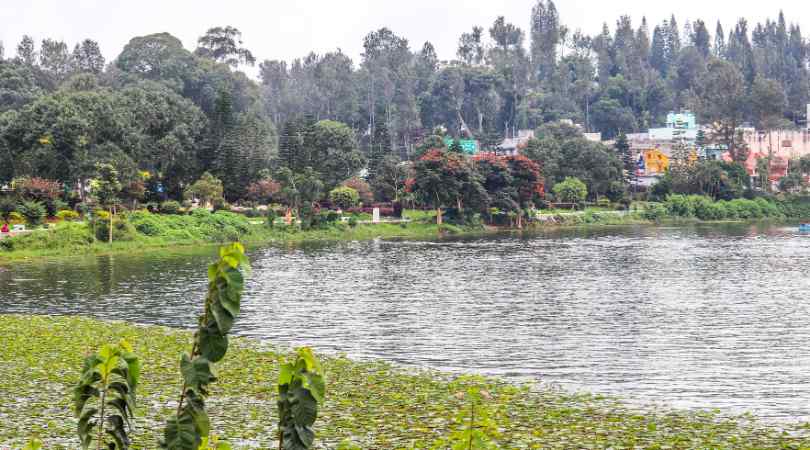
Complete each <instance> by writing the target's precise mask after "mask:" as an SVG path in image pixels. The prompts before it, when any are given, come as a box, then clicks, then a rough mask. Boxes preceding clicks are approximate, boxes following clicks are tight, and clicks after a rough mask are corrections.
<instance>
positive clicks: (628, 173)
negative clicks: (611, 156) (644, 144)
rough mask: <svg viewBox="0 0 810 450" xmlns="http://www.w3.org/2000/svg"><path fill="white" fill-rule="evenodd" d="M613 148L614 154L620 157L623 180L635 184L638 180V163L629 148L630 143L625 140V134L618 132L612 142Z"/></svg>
mask: <svg viewBox="0 0 810 450" xmlns="http://www.w3.org/2000/svg"><path fill="white" fill-rule="evenodd" d="M613 148H614V149H616V154H617V155H618V157H619V158H620V159H621V161H622V165H623V166H624V181H625V182H626V183H628V184H632V185H635V184H636V183H637V182H638V165H637V162H636V158H635V157H634V155H633V152H632V150H631V149H630V143H629V142H628V141H627V135H626V134H624V133H619V137H618V138H616V143H615V144H613Z"/></svg>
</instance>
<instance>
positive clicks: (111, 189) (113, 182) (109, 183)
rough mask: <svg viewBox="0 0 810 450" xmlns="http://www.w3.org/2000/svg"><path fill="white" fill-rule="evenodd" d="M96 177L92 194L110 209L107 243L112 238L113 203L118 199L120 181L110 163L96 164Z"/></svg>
mask: <svg viewBox="0 0 810 450" xmlns="http://www.w3.org/2000/svg"><path fill="white" fill-rule="evenodd" d="M96 171H97V172H98V178H96V179H95V180H94V181H95V183H94V184H93V195H94V196H95V197H96V200H97V201H98V203H99V204H100V205H101V206H104V207H107V208H108V209H109V211H110V220H109V223H108V224H107V228H108V230H109V243H110V244H112V239H113V220H114V218H115V205H116V204H117V203H118V202H119V201H120V200H119V198H118V196H119V195H120V194H121V188H122V186H121V182H120V181H119V179H118V171H117V170H115V167H113V165H112V164H104V163H99V164H96Z"/></svg>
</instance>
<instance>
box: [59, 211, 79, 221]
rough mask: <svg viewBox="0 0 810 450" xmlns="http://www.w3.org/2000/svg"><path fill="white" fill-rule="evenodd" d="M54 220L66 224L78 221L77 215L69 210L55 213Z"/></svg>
mask: <svg viewBox="0 0 810 450" xmlns="http://www.w3.org/2000/svg"><path fill="white" fill-rule="evenodd" d="M56 218H57V219H59V220H62V221H66V222H72V221H74V220H79V213H77V212H76V211H72V210H70V209H63V210H61V211H59V212H57V213H56Z"/></svg>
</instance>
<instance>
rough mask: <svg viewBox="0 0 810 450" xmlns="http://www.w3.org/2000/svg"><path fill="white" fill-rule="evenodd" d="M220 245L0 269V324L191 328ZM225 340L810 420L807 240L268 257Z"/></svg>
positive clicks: (499, 243)
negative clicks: (125, 323) (10, 319)
mask: <svg viewBox="0 0 810 450" xmlns="http://www.w3.org/2000/svg"><path fill="white" fill-rule="evenodd" d="M212 256H213V250H212V249H204V250H198V251H193V252H189V251H184V252H179V253H176V254H168V255H167V254H162V255H155V254H148V255H132V256H126V255H119V256H114V257H110V256H104V257H91V258H76V259H74V260H70V261H67V260H62V261H59V262H36V263H22V264H17V265H14V266H10V267H8V266H7V267H5V268H0V313H35V314H81V315H91V316H98V317H114V318H118V319H126V320H130V321H133V322H141V323H149V324H162V325H168V326H174V327H187V326H189V325H193V324H194V317H195V315H196V314H197V312H198V310H199V309H200V305H201V298H202V296H203V293H204V291H205V287H206V286H205V278H204V277H205V266H206V264H207V263H208V262H209V261H210V260H211V258H212ZM250 256H251V259H252V261H253V274H252V276H251V279H250V282H249V284H248V292H247V294H246V297H245V299H244V300H243V314H242V315H241V316H240V317H239V319H238V321H237V326H236V329H235V332H236V333H238V334H241V335H244V336H251V337H254V338H259V339H262V340H267V341H270V342H273V343H276V344H280V345H296V346H297V345H311V346H313V347H315V348H316V349H317V350H318V351H329V352H343V353H346V354H348V355H349V356H351V357H355V358H380V359H385V360H389V361H393V362H396V363H400V364H406V365H416V366H424V367H433V368H438V369H444V370H462V371H475V372H480V373H484V374H493V375H500V376H506V377H515V378H519V379H526V378H530V379H536V380H542V381H543V382H547V383H551V384H558V385H561V386H563V387H565V388H568V389H573V390H584V391H590V392H598V393H606V394H612V395H618V396H620V397H624V398H627V399H630V400H631V401H634V400H635V401H642V402H650V401H653V402H657V403H663V404H666V405H671V406H674V407H678V408H714V407H717V408H721V409H723V410H724V411H727V412H729V413H735V412H742V411H751V412H753V413H754V414H756V415H758V416H761V417H764V418H767V419H770V420H776V421H782V420H789V421H793V420H800V419H804V420H807V419H810V299H808V294H810V236H800V235H797V233H796V232H795V228H785V227H782V228H779V227H768V226H749V225H728V226H706V227H702V226H699V227H685V228H655V227H629V228H610V229H602V230H599V231H583V230H568V231H559V232H555V233H550V234H545V235H535V236H529V237H527V236H524V237H508V236H501V237H488V238H480V239H459V240H451V241H442V242H385V241H377V242H362V243H348V244H346V243H344V244H328V245H313V246H303V247H290V248H285V249H282V248H268V249H263V250H258V251H253V252H252V253H251V255H250Z"/></svg>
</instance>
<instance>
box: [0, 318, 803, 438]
mask: <svg viewBox="0 0 810 450" xmlns="http://www.w3.org/2000/svg"><path fill="white" fill-rule="evenodd" d="M0 336H3V337H4V342H3V345H2V346H0V448H6V447H11V448H19V447H21V446H22V444H23V443H24V442H25V441H26V439H27V438H29V437H30V436H38V437H39V438H40V439H42V440H43V441H44V443H45V448H48V449H56V448H76V447H77V441H76V440H75V437H74V430H75V424H76V422H75V419H74V418H73V416H72V413H71V405H72V402H71V396H70V388H71V386H72V384H73V383H75V382H76V381H77V379H78V375H79V370H80V368H81V364H82V358H83V355H85V354H87V353H89V352H91V351H93V350H95V349H96V347H97V346H99V345H100V344H101V343H103V342H114V341H117V340H118V339H120V338H126V339H127V340H128V341H129V342H131V343H132V344H133V345H134V347H135V350H136V352H137V353H138V354H139V355H140V356H141V359H142V361H143V363H144V368H143V372H142V376H141V381H142V384H141V385H140V387H139V392H138V397H139V403H138V408H137V420H136V432H135V433H134V436H135V438H134V439H135V440H134V444H135V448H148V449H152V448H156V440H157V439H158V438H159V434H160V432H161V430H162V422H163V419H164V418H165V417H168V416H169V414H171V412H172V411H173V409H174V406H175V405H174V403H173V402H174V401H175V399H176V395H177V392H179V389H180V386H179V379H180V377H179V373H178V360H179V355H180V353H181V352H182V351H184V350H187V347H188V346H189V342H190V335H189V334H188V333H187V332H182V331H175V330H169V329H166V328H161V327H145V326H135V325H129V324H123V323H108V322H100V321H97V320H93V319H86V318H75V317H43V316H34V317H31V316H14V315H10V316H9V315H6V316H2V315H0ZM283 356H284V355H283V354H282V353H279V352H277V351H274V350H272V349H266V348H260V346H259V344H257V343H254V342H252V341H248V340H244V339H236V340H234V342H233V343H232V347H231V349H229V351H228V355H227V357H226V359H225V360H224V361H223V363H221V364H220V365H219V366H218V368H217V371H218V373H217V375H218V376H219V378H220V380H221V381H220V382H217V383H215V384H214V388H213V391H212V397H211V401H210V402H209V404H210V413H211V415H212V428H213V429H214V430H215V432H216V433H217V434H218V435H219V436H221V437H223V438H226V439H227V440H229V441H230V442H231V443H232V444H235V447H236V448H267V447H271V446H272V445H271V444H270V443H271V441H274V438H275V429H276V425H275V424H276V416H275V412H276V407H275V401H276V397H277V396H276V392H275V389H274V383H275V381H276V377H277V367H278V360H279V358H281V357H283ZM322 359H323V360H324V366H325V370H326V374H327V400H326V404H325V405H324V407H323V409H322V413H321V415H320V417H319V419H318V422H317V423H316V429H317V433H318V440H317V442H318V448H335V447H336V446H337V444H338V443H339V442H341V441H344V440H347V439H348V440H351V441H353V442H354V443H355V444H356V445H358V446H359V448H362V449H397V448H433V445H434V444H436V443H439V444H438V447H436V448H448V447H447V445H446V443H441V442H442V439H444V438H446V437H447V436H449V435H450V434H451V433H453V432H454V431H458V430H460V429H461V428H463V426H464V421H463V417H464V411H466V410H469V404H467V403H466V402H465V401H464V400H463V399H462V398H463V395H460V393H463V392H464V391H465V390H466V389H467V388H468V387H469V386H476V387H480V388H483V389H485V390H486V391H487V392H488V394H489V395H487V396H486V397H489V399H486V400H484V403H483V408H486V409H487V410H488V411H489V414H490V416H491V423H490V426H488V427H487V428H486V433H487V434H488V435H489V436H490V438H491V439H493V440H494V442H495V445H496V446H497V448H504V449H524V448H559V449H563V448H572V447H576V448H608V447H612V448H713V449H721V448H807V447H808V446H810V439H806V438H800V437H795V436H793V437H791V436H789V435H788V434H786V433H783V432H781V431H778V430H776V429H773V428H769V427H767V426H764V425H762V424H759V423H757V422H756V421H754V420H752V419H748V418H735V419H721V418H719V417H717V416H715V415H713V414H711V413H686V412H673V411H661V410H658V411H653V410H647V411H639V410H634V409H631V408H628V407H626V406H623V405H622V404H620V403H618V402H616V401H614V400H610V399H604V398H599V397H595V396H590V395H574V394H566V393H561V392H557V391H546V390H542V391H538V390H533V391H532V390H530V389H529V388H528V387H519V386H515V385H512V384H508V383H504V382H500V381H497V380H494V379H483V378H473V377H461V378H454V377H451V376H449V375H444V374H438V373H434V372H430V371H416V370H404V369H399V368H395V367H392V366H390V365H388V364H385V363H379V362H357V361H352V360H349V359H346V358H343V357H328V358H327V357H323V358H322ZM651 400H654V399H651ZM481 411H483V410H481ZM481 411H479V414H480V413H481ZM465 448H466V447H465Z"/></svg>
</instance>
